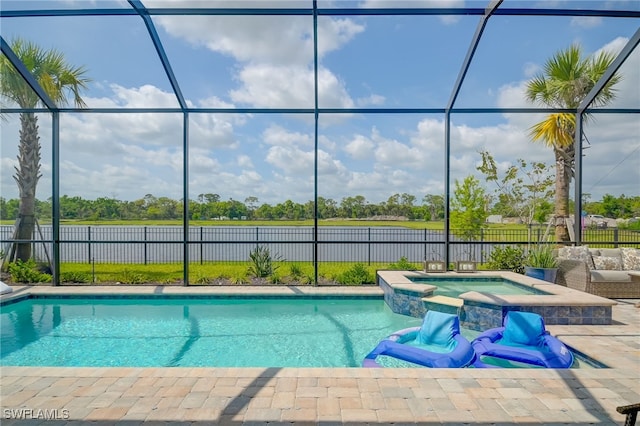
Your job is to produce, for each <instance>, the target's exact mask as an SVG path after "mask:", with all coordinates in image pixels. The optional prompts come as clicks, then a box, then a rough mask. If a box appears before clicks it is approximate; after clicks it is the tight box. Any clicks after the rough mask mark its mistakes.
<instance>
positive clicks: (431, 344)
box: [362, 311, 475, 368]
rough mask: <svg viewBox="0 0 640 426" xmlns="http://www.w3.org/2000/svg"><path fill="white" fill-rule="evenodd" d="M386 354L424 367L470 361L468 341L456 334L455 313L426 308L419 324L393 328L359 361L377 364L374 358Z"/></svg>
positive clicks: (458, 327)
mask: <svg viewBox="0 0 640 426" xmlns="http://www.w3.org/2000/svg"><path fill="white" fill-rule="evenodd" d="M382 355H386V356H390V357H393V358H397V359H400V360H403V361H407V362H411V363H413V364H418V365H422V366H425V367H434V368H435V367H440V368H457V367H465V366H467V365H469V364H471V362H472V361H473V360H474V358H475V353H474V351H473V348H472V347H471V342H469V341H468V340H467V339H466V338H464V337H463V336H462V335H461V334H460V319H459V318H458V316H457V315H451V314H445V313H443V312H437V311H428V312H427V314H426V315H425V317H424V321H423V322H422V326H421V327H411V328H406V329H404V330H400V331H396V332H395V333H393V334H392V335H391V336H389V337H387V338H386V339H384V340H382V341H381V342H380V343H378V346H376V348H375V349H374V350H373V351H371V352H370V353H369V354H368V355H367V356H366V357H365V359H364V361H363V362H362V366H363V367H381V365H380V364H379V363H378V362H377V361H376V358H378V357H379V356H382Z"/></svg>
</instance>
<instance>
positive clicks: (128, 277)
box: [117, 268, 148, 284]
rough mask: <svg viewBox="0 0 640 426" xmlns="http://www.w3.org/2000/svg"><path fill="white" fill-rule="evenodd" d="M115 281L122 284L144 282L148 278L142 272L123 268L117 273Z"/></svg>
mask: <svg viewBox="0 0 640 426" xmlns="http://www.w3.org/2000/svg"><path fill="white" fill-rule="evenodd" d="M117 281H118V282H121V283H122V284H144V283H146V282H147V281H148V279H147V277H145V276H144V275H143V274H140V273H137V272H132V271H131V270H129V269H126V268H125V269H124V270H123V271H122V273H121V274H120V275H118V278H117Z"/></svg>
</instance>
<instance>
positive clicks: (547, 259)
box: [524, 244, 558, 283]
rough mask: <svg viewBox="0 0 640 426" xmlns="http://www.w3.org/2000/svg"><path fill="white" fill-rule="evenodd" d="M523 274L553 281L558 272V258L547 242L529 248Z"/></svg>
mask: <svg viewBox="0 0 640 426" xmlns="http://www.w3.org/2000/svg"><path fill="white" fill-rule="evenodd" d="M524 274H525V275H526V276H528V277H532V278H538V279H540V280H544V281H549V282H551V283H555V282H556V275H557V274H558V260H557V259H556V257H555V255H554V253H553V247H552V246H551V245H549V244H538V245H537V246H536V247H534V248H533V249H531V250H529V253H528V255H527V257H526V259H525V266H524Z"/></svg>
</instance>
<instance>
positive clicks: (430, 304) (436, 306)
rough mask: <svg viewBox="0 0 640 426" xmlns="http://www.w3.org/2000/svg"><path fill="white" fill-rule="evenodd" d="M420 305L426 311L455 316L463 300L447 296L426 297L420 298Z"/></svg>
mask: <svg viewBox="0 0 640 426" xmlns="http://www.w3.org/2000/svg"><path fill="white" fill-rule="evenodd" d="M422 303H424V306H425V308H427V310H431V309H433V310H434V311H439V312H444V313H447V314H457V313H458V311H459V309H460V308H461V307H462V305H463V304H464V300H462V299H458V298H457V297H449V296H427V297H423V298H422Z"/></svg>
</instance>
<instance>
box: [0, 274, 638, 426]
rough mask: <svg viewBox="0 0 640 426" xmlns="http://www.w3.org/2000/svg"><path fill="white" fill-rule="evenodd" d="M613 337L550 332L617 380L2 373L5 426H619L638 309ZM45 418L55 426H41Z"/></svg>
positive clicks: (87, 290) (624, 303)
mask: <svg viewBox="0 0 640 426" xmlns="http://www.w3.org/2000/svg"><path fill="white" fill-rule="evenodd" d="M28 292H37V293H46V294H56V293H58V294H61V293H65V294H69V293H74V294H87V295H89V294H96V293H104V292H109V293H112V294H153V293H156V294H157V293H162V294H176V295H177V294H190V295H192V294H212V293H223V294H237V295H261V294H263V295H264V294H283V295H284V294H300V293H304V294H332V295H335V294H338V295H339V294H354V292H356V293H358V294H363V293H366V294H381V290H380V289H379V288H377V287H362V288H352V287H346V288H342V287H266V288H265V287H237V288H235V287H224V288H220V287H189V288H186V287H153V286H143V287H120V286H114V287H98V286H91V287H41V286H37V287H14V293H13V294H12V295H4V296H2V298H3V299H6V298H7V297H16V295H21V294H25V293H28ZM617 302H618V304H617V305H615V306H614V307H613V321H614V323H613V324H612V325H571V326H565V325H562V326H560V325H552V326H548V329H549V330H550V332H551V333H552V334H553V335H556V336H558V337H560V338H561V339H562V340H563V341H564V342H565V343H567V344H568V345H570V346H572V347H574V348H576V349H577V350H579V351H581V352H583V353H585V354H586V355H588V356H590V357H592V358H595V359H597V360H598V361H600V362H602V363H604V364H606V365H608V366H610V368H580V369H568V370H549V369H486V370H485V369H471V368H465V369H428V368H386V369H365V368H200V367H198V368H84V367H83V368H77V367H1V368H0V407H1V408H2V414H1V415H2V417H1V421H0V422H1V423H2V425H3V426H4V425H16V424H19V425H27V424H29V425H32V424H34V425H35V424H41V423H43V424H56V425H63V424H71V425H81V424H87V423H91V424H96V425H100V426H102V425H111V424H125V425H131V426H133V425H138V424H145V425H146V424H158V425H161V424H185V425H186V424H202V425H205V424H219V425H264V424H269V425H272V424H273V425H285V424H309V425H313V424H316V425H332V424H351V425H366V424H372V425H373V424H375V425H378V424H422V425H429V424H446V425H463V424H476V425H507V424H522V425H529V424H531V425H533V424H543V425H564V424H579V425H586V424H595V425H620V424H623V423H624V416H623V415H621V414H619V413H618V412H617V411H616V407H618V406H621V405H628V404H634V403H638V402H640V309H639V308H638V307H637V306H638V300H618V301H617ZM45 417H49V418H52V417H53V418H54V419H53V420H48V421H45V420H43V419H44V418H45Z"/></svg>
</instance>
